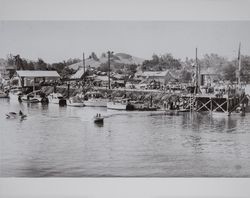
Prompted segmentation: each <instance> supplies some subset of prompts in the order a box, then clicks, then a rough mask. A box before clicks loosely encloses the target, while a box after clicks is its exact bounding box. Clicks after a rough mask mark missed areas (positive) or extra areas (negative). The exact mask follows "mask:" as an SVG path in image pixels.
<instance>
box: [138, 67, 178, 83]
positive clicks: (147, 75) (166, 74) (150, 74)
mask: <svg viewBox="0 0 250 198" xmlns="http://www.w3.org/2000/svg"><path fill="white" fill-rule="evenodd" d="M140 76H141V77H142V78H143V79H147V80H149V81H152V80H154V81H157V82H160V83H162V84H167V83H169V82H178V80H179V77H177V76H176V75H175V74H173V72H172V71H170V70H166V71H145V72H142V73H141V75H140ZM137 77H139V76H138V75H137Z"/></svg>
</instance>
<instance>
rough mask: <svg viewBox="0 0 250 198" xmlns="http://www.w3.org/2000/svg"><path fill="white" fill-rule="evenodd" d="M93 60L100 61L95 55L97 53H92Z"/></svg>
mask: <svg viewBox="0 0 250 198" xmlns="http://www.w3.org/2000/svg"><path fill="white" fill-rule="evenodd" d="M91 58H92V59H94V60H95V61H99V58H98V57H97V55H96V54H95V52H92V53H91Z"/></svg>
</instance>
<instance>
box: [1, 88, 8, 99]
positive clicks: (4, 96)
mask: <svg viewBox="0 0 250 198" xmlns="http://www.w3.org/2000/svg"><path fill="white" fill-rule="evenodd" d="M0 98H9V94H8V93H5V92H3V91H1V90H0Z"/></svg>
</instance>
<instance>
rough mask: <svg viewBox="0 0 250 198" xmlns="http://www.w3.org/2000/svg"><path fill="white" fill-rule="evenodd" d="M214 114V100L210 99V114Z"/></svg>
mask: <svg viewBox="0 0 250 198" xmlns="http://www.w3.org/2000/svg"><path fill="white" fill-rule="evenodd" d="M212 112H213V99H212V97H210V113H212Z"/></svg>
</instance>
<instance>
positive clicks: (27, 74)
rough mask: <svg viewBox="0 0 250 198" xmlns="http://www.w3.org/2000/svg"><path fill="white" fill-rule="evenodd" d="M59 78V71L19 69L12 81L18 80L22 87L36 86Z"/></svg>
mask: <svg viewBox="0 0 250 198" xmlns="http://www.w3.org/2000/svg"><path fill="white" fill-rule="evenodd" d="M59 79H60V75H59V74H58V73H57V71H40V70H39V71H38V70H18V71H16V73H15V74H14V76H13V78H12V79H11V81H14V80H17V85H18V86H20V87H34V86H37V85H40V84H41V83H48V82H53V81H56V80H59Z"/></svg>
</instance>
